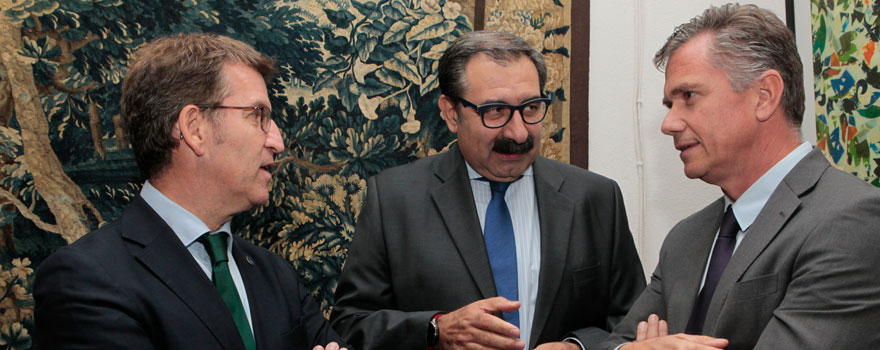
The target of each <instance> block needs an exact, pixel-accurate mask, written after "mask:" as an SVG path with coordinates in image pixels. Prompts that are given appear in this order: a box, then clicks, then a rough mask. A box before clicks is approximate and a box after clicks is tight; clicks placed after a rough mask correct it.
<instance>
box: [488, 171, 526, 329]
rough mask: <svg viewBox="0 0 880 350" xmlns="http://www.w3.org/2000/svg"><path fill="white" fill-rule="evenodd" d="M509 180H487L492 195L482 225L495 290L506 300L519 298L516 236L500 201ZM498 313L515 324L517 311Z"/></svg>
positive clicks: (505, 204) (516, 324)
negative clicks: (484, 222)
mask: <svg viewBox="0 0 880 350" xmlns="http://www.w3.org/2000/svg"><path fill="white" fill-rule="evenodd" d="M508 186H510V182H495V181H489V187H490V188H491V189H492V199H491V200H490V201H489V208H487V209H486V225H485V228H484V229H483V239H485V240H486V252H488V253H489V264H491V265H492V277H493V278H494V279H495V290H496V291H497V292H498V296H502V297H505V298H507V299H508V300H519V289H518V287H517V278H516V240H515V239H514V237H513V222H512V221H511V220H510V211H508V210H507V203H505V202H504V193H505V192H507V187H508ZM501 317H502V318H503V319H504V320H505V321H507V322H509V323H511V324H513V325H514V326H516V327H519V311H518V310H517V311H514V312H505V313H503V314H502V315H501Z"/></svg>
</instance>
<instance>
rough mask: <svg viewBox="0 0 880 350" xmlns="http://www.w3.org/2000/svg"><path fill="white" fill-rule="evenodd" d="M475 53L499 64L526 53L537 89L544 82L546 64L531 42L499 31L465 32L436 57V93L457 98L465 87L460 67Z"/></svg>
mask: <svg viewBox="0 0 880 350" xmlns="http://www.w3.org/2000/svg"><path fill="white" fill-rule="evenodd" d="M479 53H485V54H486V55H488V56H489V57H490V58H491V59H492V60H494V61H495V62H498V63H499V64H505V63H508V62H511V61H514V60H517V59H519V58H520V56H526V57H528V58H529V59H530V60H532V63H534V64H535V68H537V69H538V82H539V85H540V88H541V92H542V93H543V92H544V83H545V82H546V81H547V64H546V63H544V56H542V55H541V53H540V52H538V50H536V49H535V48H534V47H532V45H529V43H528V42H526V41H525V40H523V39H522V38H520V37H518V36H516V35H513V34H510V33H508V32H505V31H501V30H482V31H478V32H468V33H465V34H464V35H462V36H461V37H459V38H458V39H457V40H455V42H453V43H452V45H450V46H449V48H448V49H446V52H444V53H443V56H442V57H440V63H439V65H438V69H437V78H438V80H439V83H440V92H441V93H442V94H444V95H446V96H447V97H450V98H452V99H455V100H457V99H458V98H460V97H461V96H462V95H463V94H464V93H465V91H466V90H467V89H468V86H467V80H466V79H465V75H464V68H465V66H466V65H467V63H468V61H470V59H471V58H472V57H474V56H476V55H477V54H479Z"/></svg>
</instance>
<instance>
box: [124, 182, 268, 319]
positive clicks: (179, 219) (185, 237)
mask: <svg viewBox="0 0 880 350" xmlns="http://www.w3.org/2000/svg"><path fill="white" fill-rule="evenodd" d="M141 198H143V199H144V201H145V202H147V205H149V206H150V207H151V208H153V210H154V211H156V213H157V214H159V217H161V218H162V220H164V221H165V223H166V224H168V226H169V227H171V230H172V231H174V233H175V234H176V235H177V238H179V239H180V242H181V243H183V246H184V247H186V249H187V250H188V251H189V253H190V254H191V255H192V256H193V258H194V259H196V262H197V263H199V266H200V267H201V268H202V271H203V272H205V275H207V276H208V279H211V275H212V271H213V269H212V268H211V257H210V256H208V252H207V251H206V250H205V247H204V246H203V245H202V244H201V243H196V240H197V239H198V238H199V237H201V236H202V235H203V234H205V233H207V232H211V230H210V229H209V228H208V226H207V225H205V223H204V222H202V220H200V219H199V218H198V217H196V216H195V215H193V214H192V213H190V212H189V211H188V210H186V209H184V208H183V207H181V206H180V205H178V204H177V203H174V201H172V200H171V199H168V197H166V196H165V195H164V194H162V192H159V190H157V189H156V188H155V187H153V185H152V184H150V181H147V182H146V183H144V187H143V188H142V189H141ZM230 228H231V227H230V224H229V221H227V222H225V223H223V225H222V226H220V229H219V230H217V231H214V232H211V233H215V232H221V231H222V232H226V233H229V236H228V238H227V242H226V243H227V244H226V256H228V257H229V273H230V274H232V282H234V283H235V289H237V290H238V295H239V297H240V298H241V305H242V307H243V308H244V313H245V315H247V319H248V323H249V324H250V326H251V332H252V333H253V329H254V323H253V321H252V320H251V308H250V304H249V303H248V298H247V291H245V289H244V282H242V280H241V273H240V272H239V271H238V265H236V264H235V259H233V258H232V230H231V229H230Z"/></svg>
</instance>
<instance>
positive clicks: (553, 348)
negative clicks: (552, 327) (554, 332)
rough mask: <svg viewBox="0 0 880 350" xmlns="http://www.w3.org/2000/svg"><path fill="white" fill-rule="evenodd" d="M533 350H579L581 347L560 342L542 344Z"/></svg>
mask: <svg viewBox="0 0 880 350" xmlns="http://www.w3.org/2000/svg"><path fill="white" fill-rule="evenodd" d="M535 350H581V347H580V346H579V345H577V344H575V343H566V342H562V341H558V342H553V343H544V344H541V345H538V347H537V348H535Z"/></svg>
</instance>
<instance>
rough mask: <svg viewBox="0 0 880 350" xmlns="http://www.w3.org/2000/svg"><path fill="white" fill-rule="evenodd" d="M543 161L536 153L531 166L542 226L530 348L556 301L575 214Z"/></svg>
mask: <svg viewBox="0 0 880 350" xmlns="http://www.w3.org/2000/svg"><path fill="white" fill-rule="evenodd" d="M546 162H547V160H546V159H544V158H542V157H538V158H537V159H535V163H534V167H533V169H532V170H533V171H534V181H535V197H536V200H537V202H538V203H537V205H538V218H539V221H540V226H541V272H540V275H539V277H538V286H539V287H538V296H537V300H536V305H535V316H534V318H533V322H532V334H531V338H530V339H531V343H532V344H529V349H531V348H533V347H535V345H536V342H537V341H538V338H539V337H540V334H541V332H542V331H543V329H544V325H545V324H546V323H547V318H548V317H550V310H551V309H552V308H553V305H554V304H555V300H554V299H555V297H556V294H557V292H558V290H559V285H560V284H561V283H562V278H563V276H562V273H563V271H564V270H565V261H566V259H567V257H568V244H569V243H568V242H569V239H570V237H571V222H572V218H573V215H574V204H573V203H572V201H571V199H570V198H568V197H566V196H565V195H564V194H562V193H560V192H559V189H560V188H561V187H562V184H563V183H564V182H565V180H564V179H563V178H562V177H561V176H560V175H559V173H557V172H555V171H553V169H551V168H550V167H549V166H548V164H547V163H546Z"/></svg>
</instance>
